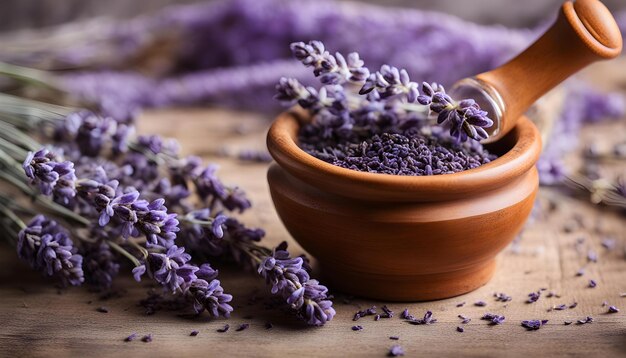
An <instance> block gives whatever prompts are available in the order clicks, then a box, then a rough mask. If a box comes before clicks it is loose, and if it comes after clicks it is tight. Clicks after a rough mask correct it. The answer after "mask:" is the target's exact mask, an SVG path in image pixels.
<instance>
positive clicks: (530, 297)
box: [526, 290, 541, 303]
mask: <svg viewBox="0 0 626 358" xmlns="http://www.w3.org/2000/svg"><path fill="white" fill-rule="evenodd" d="M539 297H541V290H539V291H537V292H531V293H529V294H528V300H527V301H526V303H534V302H537V300H539Z"/></svg>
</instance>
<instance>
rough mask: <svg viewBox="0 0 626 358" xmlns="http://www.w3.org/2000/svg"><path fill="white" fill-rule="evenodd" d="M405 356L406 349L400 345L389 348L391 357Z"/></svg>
mask: <svg viewBox="0 0 626 358" xmlns="http://www.w3.org/2000/svg"><path fill="white" fill-rule="evenodd" d="M403 355H404V349H403V348H402V347H401V346H399V345H394V346H391V348H389V356H390V357H399V356H403Z"/></svg>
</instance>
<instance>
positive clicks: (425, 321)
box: [408, 311, 437, 325]
mask: <svg viewBox="0 0 626 358" xmlns="http://www.w3.org/2000/svg"><path fill="white" fill-rule="evenodd" d="M409 316H410V315H409ZM408 321H409V323H411V324H414V325H423V324H432V323H435V322H437V320H436V319H435V318H433V313H432V312H431V311H426V313H425V314H424V317H423V318H421V319H416V318H414V317H413V318H412V319H408Z"/></svg>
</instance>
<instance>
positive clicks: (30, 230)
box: [17, 215, 85, 286]
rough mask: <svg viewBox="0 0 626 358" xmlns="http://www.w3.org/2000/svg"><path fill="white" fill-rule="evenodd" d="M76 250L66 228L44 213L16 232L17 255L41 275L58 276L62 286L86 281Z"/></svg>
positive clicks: (75, 284) (79, 256)
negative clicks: (17, 235) (17, 233)
mask: <svg viewBox="0 0 626 358" xmlns="http://www.w3.org/2000/svg"><path fill="white" fill-rule="evenodd" d="M76 252H77V250H76V248H75V247H74V244H73V242H72V240H71V239H70V237H69V235H68V232H67V230H65V229H64V228H63V227H62V226H60V225H59V224H57V222H56V221H54V220H50V219H48V218H47V217H45V216H43V215H37V216H35V217H34V218H33V219H32V220H31V221H30V222H29V223H28V225H27V226H26V227H25V228H24V229H22V230H21V231H20V232H19V237H18V241H17V255H18V256H19V258H20V259H22V260H24V261H26V262H27V263H28V264H29V265H30V266H31V267H32V268H33V269H35V270H37V271H41V272H42V273H43V274H44V275H46V276H51V277H56V278H58V279H59V280H61V283H63V284H64V285H72V286H78V285H80V284H82V283H83V281H84V280H85V278H84V274H83V268H82V264H83V257H82V256H81V255H79V254H77V253H76Z"/></svg>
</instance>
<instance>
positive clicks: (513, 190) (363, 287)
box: [267, 112, 541, 301]
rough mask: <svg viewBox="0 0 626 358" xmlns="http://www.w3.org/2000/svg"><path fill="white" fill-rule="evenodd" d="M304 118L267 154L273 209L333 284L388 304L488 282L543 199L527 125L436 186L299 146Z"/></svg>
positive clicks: (535, 135) (290, 123) (290, 117)
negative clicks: (489, 156) (341, 163)
mask: <svg viewBox="0 0 626 358" xmlns="http://www.w3.org/2000/svg"><path fill="white" fill-rule="evenodd" d="M303 120H306V119H305V118H301V117H299V115H298V114H295V113H291V112H286V113H283V114H281V115H280V116H279V117H278V118H277V119H276V121H275V122H274V124H273V125H272V127H271V129H270V131H269V134H268V137H267V145H268V148H269V151H270V153H271V154H272V156H273V157H274V159H275V160H276V164H273V165H272V166H271V167H270V169H269V172H268V175H267V176H268V181H269V187H270V192H271V195H272V200H273V201H274V205H275V207H276V210H277V211H278V214H279V216H280V218H281V220H282V221H283V223H284V225H285V227H286V228H287V230H288V231H289V233H290V234H291V235H292V236H293V238H294V239H295V240H296V241H298V243H299V244H300V245H302V247H303V248H304V249H305V250H307V251H308V252H309V253H310V254H312V255H313V256H315V258H317V260H318V261H319V264H320V266H321V268H322V273H323V274H324V276H326V278H325V279H326V280H327V282H330V284H331V285H332V286H333V287H335V288H337V289H339V290H341V291H344V292H347V293H350V294H354V295H359V296H364V297H371V298H376V299H381V300H391V301H416V300H433V299H441V298H446V297H452V296H457V295H460V294H463V293H466V292H469V291H472V290H474V289H476V288H478V287H480V286H482V285H484V284H485V283H487V281H489V279H490V278H491V277H492V276H493V273H494V270H495V257H496V255H497V254H498V253H499V252H500V251H502V249H504V248H505V247H506V246H507V245H508V244H509V243H510V242H511V241H512V240H513V238H514V237H515V236H516V235H517V234H518V233H519V231H520V229H521V228H522V226H523V225H524V222H525V221H526V219H527V217H528V215H529V214H530V211H531V209H532V206H533V202H534V199H535V196H536V194H537V189H538V185H539V182H538V175H537V169H536V168H535V163H536V161H537V159H538V157H539V153H540V151H541V138H540V135H539V132H538V131H537V129H536V127H535V126H534V124H533V123H532V122H531V121H530V120H529V119H528V118H526V117H522V118H520V120H518V121H517V125H516V126H515V127H514V128H513V130H511V131H510V132H509V133H508V134H507V135H506V136H505V137H504V138H502V139H501V140H499V141H498V142H497V143H493V144H490V145H487V146H486V147H487V148H488V150H490V151H492V152H494V153H496V154H498V155H499V158H497V159H496V160H494V161H492V162H490V163H487V164H484V165H481V166H480V167H478V168H476V169H471V170H466V171H463V172H459V173H455V174H445V175H434V176H399V175H388V174H375V173H366V172H359V171H354V170H350V169H345V168H341V167H338V166H334V165H332V164H329V163H326V162H324V161H322V160H320V159H317V158H315V157H313V156H311V155H309V154H307V153H306V152H304V151H303V150H302V149H300V148H299V147H298V145H297V133H298V129H299V128H300V124H301V123H302V121H303Z"/></svg>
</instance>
